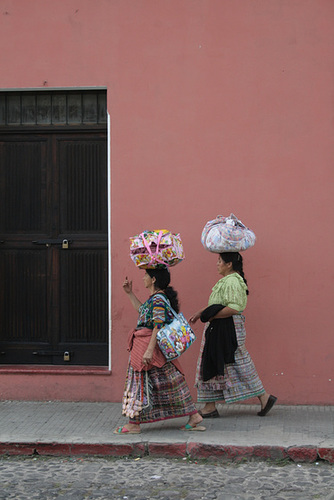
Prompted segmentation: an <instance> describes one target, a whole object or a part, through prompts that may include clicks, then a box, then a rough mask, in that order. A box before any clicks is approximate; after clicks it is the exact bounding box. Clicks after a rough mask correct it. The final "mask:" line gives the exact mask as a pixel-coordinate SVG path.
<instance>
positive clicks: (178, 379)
mask: <svg viewBox="0 0 334 500" xmlns="http://www.w3.org/2000/svg"><path fill="white" fill-rule="evenodd" d="M145 373H146V374H147V376H148V379H145V377H146V376H145V374H144V372H135V371H134V370H133V369H132V368H131V366H130V365H129V366H128V371H127V377H126V382H125V391H124V396H123V409H122V414H123V415H124V416H126V417H129V421H130V422H131V423H137V424H139V423H150V422H157V421H159V420H167V419H170V418H177V417H184V416H187V415H193V414H195V413H197V409H196V407H195V405H194V402H193V399H192V397H191V395H190V391H189V388H188V385H187V383H186V381H185V378H184V376H183V375H182V374H181V373H180V372H179V371H178V370H177V369H176V367H175V366H174V365H173V363H166V364H165V365H164V366H163V367H162V368H156V367H153V368H152V369H151V370H148V371H147V372H145Z"/></svg>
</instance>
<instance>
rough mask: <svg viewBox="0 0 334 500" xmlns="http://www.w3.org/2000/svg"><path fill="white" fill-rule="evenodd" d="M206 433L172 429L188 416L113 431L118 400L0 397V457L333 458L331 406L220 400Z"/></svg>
mask: <svg viewBox="0 0 334 500" xmlns="http://www.w3.org/2000/svg"><path fill="white" fill-rule="evenodd" d="M218 409H219V412H220V415H221V416H220V418H216V419H206V420H205V421H204V422H203V424H204V425H205V427H206V428H207V430H206V432H185V431H181V430H180V429H179V428H180V427H181V426H182V425H184V424H185V423H186V421H187V418H179V419H172V420H167V421H164V422H157V423H154V424H145V425H143V426H142V432H141V434H139V435H116V434H114V433H113V431H114V429H115V428H116V427H117V426H118V425H122V424H124V423H126V421H127V420H126V419H125V418H124V417H122V416H121V405H120V403H75V402H35V401H33V402H32V401H2V402H0V454H2V455H3V454H10V455H14V454H15V455H31V454H34V453H35V454H39V455H55V456H59V455H86V454H89V455H100V456H107V455H109V456H144V455H152V456H166V457H190V458H192V459H201V458H213V459H216V460H219V459H220V460H224V459H225V460H227V459H234V460H240V459H242V458H263V459H267V458H268V459H275V460H280V459H292V460H294V461H298V462H303V461H306V462H314V461H317V460H320V459H322V460H326V461H328V462H330V463H334V406H280V405H276V406H275V407H274V408H273V410H272V411H271V412H270V413H269V414H268V415H267V416H266V417H258V416H257V415H256V412H257V411H258V406H253V405H241V404H240V405H237V404H234V405H229V406H227V405H219V406H218Z"/></svg>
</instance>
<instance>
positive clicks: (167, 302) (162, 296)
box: [157, 293, 178, 318]
mask: <svg viewBox="0 0 334 500" xmlns="http://www.w3.org/2000/svg"><path fill="white" fill-rule="evenodd" d="M157 295H159V297H161V298H162V300H163V301H164V302H165V303H166V304H167V305H168V307H169V309H170V310H171V311H172V313H173V314H174V316H175V318H178V314H177V313H176V312H175V311H174V309H173V308H172V306H171V305H170V303H169V301H168V300H167V299H166V298H165V296H164V295H163V294H161V293H157Z"/></svg>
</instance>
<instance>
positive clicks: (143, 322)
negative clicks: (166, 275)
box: [137, 293, 174, 330]
mask: <svg viewBox="0 0 334 500" xmlns="http://www.w3.org/2000/svg"><path fill="white" fill-rule="evenodd" d="M166 300H167V302H168V304H169V303H170V302H169V300H168V299H167V297H166ZM173 319H174V316H173V313H172V312H171V310H170V309H169V307H168V305H167V304H166V302H165V301H164V299H163V298H162V296H161V294H158V293H156V294H154V295H151V297H149V298H148V300H147V301H146V302H144V304H142V305H141V306H140V307H139V317H138V321H137V328H149V329H150V330H153V329H154V327H157V328H158V329H159V330H160V328H162V327H163V326H164V325H165V324H168V323H171V322H172V320H173Z"/></svg>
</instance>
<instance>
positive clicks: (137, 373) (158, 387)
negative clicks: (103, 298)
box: [114, 266, 205, 434]
mask: <svg viewBox="0 0 334 500" xmlns="http://www.w3.org/2000/svg"><path fill="white" fill-rule="evenodd" d="M143 281H144V286H145V288H147V289H148V290H149V292H150V296H149V298H148V300H147V301H146V302H144V303H141V301H140V300H139V299H138V298H137V297H136V295H135V294H134V292H133V290H132V281H129V280H128V278H126V279H125V281H124V283H123V290H124V292H125V293H126V294H127V295H128V297H129V299H130V301H131V303H132V305H133V307H134V308H135V310H136V311H138V313H139V316H138V321H137V326H136V328H135V329H134V330H133V331H132V332H130V334H129V341H128V350H129V351H130V357H129V364H128V369H127V375H126V382H125V389H124V395H123V405H122V414H123V415H124V416H126V417H128V418H129V422H128V423H127V424H125V425H123V426H120V427H118V428H117V429H116V430H115V431H114V432H115V433H116V434H139V433H140V424H142V423H150V422H157V421H160V420H167V419H170V418H178V417H184V416H189V420H188V423H187V424H186V425H185V426H183V427H181V430H185V431H204V430H205V427H203V426H201V425H199V424H200V423H201V421H202V420H203V417H202V416H201V415H200V414H199V413H198V410H197V409H196V407H195V404H194V402H193V400H192V397H191V395H190V391H189V388H188V385H187V383H186V381H185V378H184V375H183V373H182V369H181V367H180V364H179V362H178V361H177V360H176V359H174V360H172V361H169V362H167V360H166V358H165V356H164V355H163V354H162V352H161V350H160V349H159V347H158V344H157V333H158V331H159V330H160V329H161V328H162V327H163V326H164V325H165V324H170V323H171V322H172V321H173V319H174V315H173V313H172V311H171V309H170V307H169V306H171V307H172V308H173V309H174V310H175V311H176V312H178V311H179V305H178V298H177V292H176V291H175V290H174V289H173V288H172V287H171V286H170V272H169V270H168V268H167V267H165V266H160V267H157V268H154V269H146V270H145V274H144V277H143ZM166 299H167V300H166Z"/></svg>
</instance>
